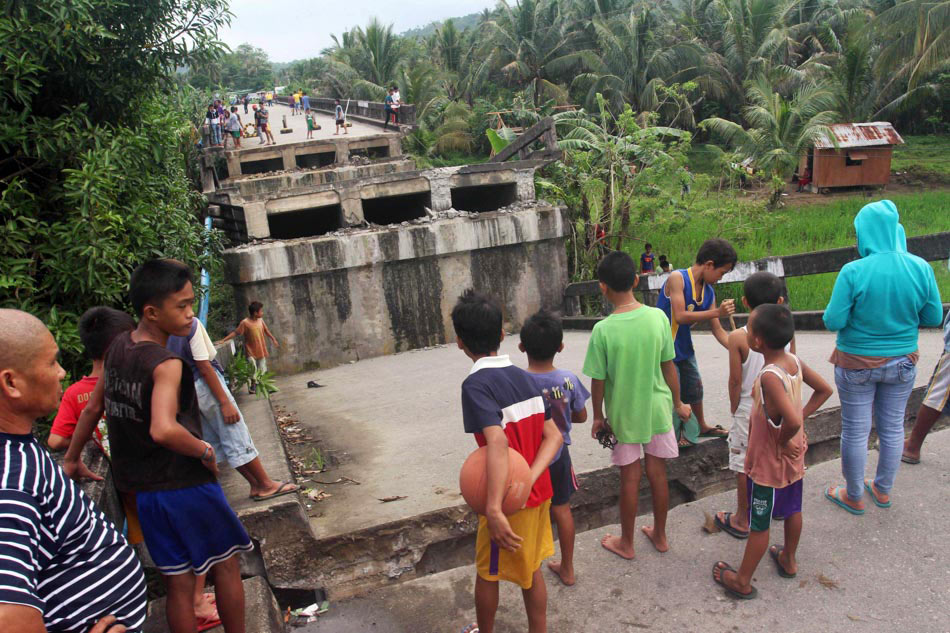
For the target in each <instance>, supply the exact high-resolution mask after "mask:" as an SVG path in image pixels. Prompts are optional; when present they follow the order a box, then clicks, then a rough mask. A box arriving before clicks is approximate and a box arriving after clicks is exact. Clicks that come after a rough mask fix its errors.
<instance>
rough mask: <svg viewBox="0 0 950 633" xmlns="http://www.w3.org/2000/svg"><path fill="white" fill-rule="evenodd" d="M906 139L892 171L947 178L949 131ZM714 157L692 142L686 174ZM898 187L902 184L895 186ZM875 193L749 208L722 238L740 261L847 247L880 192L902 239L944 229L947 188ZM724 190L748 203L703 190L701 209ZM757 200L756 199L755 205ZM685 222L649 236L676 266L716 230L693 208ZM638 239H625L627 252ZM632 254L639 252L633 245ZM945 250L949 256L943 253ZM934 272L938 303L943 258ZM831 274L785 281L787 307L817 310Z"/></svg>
mask: <svg viewBox="0 0 950 633" xmlns="http://www.w3.org/2000/svg"><path fill="white" fill-rule="evenodd" d="M904 140H905V141H906V145H903V146H898V147H897V148H896V150H895V153H894V160H893V163H892V169H893V170H894V171H902V172H903V171H907V172H910V175H911V176H912V179H914V180H916V179H919V180H925V181H927V182H928V183H930V184H934V183H940V182H943V183H950V136H945V135H944V136H907V137H904ZM713 155H714V153H713V152H711V151H709V150H708V149H707V148H706V147H704V146H696V147H695V148H694V149H693V152H692V153H691V155H690V163H691V166H692V169H693V171H694V173H697V174H701V173H705V174H709V175H713V174H716V168H715V166H714V164H713V162H712V161H711V160H710V159H711V157H712V156H713ZM902 189H903V191H906V187H904V188H902ZM903 191H902V192H901V193H888V192H879V193H875V194H874V195H873V196H872V197H870V198H868V197H865V196H864V195H861V194H860V193H856V194H855V195H854V196H841V197H838V196H833V197H831V198H828V197H824V196H821V197H819V196H815V202H814V203H810V202H808V201H805V200H801V199H799V200H796V201H795V202H796V204H795V205H794V206H788V207H786V208H784V209H782V210H779V211H777V212H774V213H769V212H767V211H764V210H762V211H754V212H752V214H751V217H752V222H753V223H754V224H755V225H756V227H757V228H756V229H754V230H753V231H747V232H746V235H736V234H732V235H730V234H729V233H730V232H729V230H728V229H727V230H725V231H724V232H723V233H722V235H721V236H722V237H724V238H726V239H729V240H732V241H734V243H735V246H736V249H737V250H738V252H739V256H740V258H742V259H743V260H750V259H757V258H760V257H766V256H769V255H790V254H795V253H805V252H809V251H817V250H824V249H828V248H837V247H841V246H852V245H854V243H855V235H854V224H853V220H854V216H855V214H856V213H857V212H858V211H859V210H860V209H861V207H862V206H864V205H865V204H867V203H868V202H871V201H873V200H880V199H882V198H888V199H891V200H893V201H894V203H895V204H896V205H897V208H898V210H899V211H900V215H901V222H902V223H903V224H904V228H905V230H906V232H907V235H908V237H912V236H914V235H925V234H928V233H938V232H941V231H950V190H948V189H941V188H937V189H925V188H921V189H920V191H919V192H914V193H904V192H903ZM727 196H733V204H735V202H739V203H740V204H749V197H751V196H747V195H746V194H741V195H738V194H734V193H732V192H728V193H727V192H725V191H724V192H722V193H717V192H715V191H710V192H709V194H708V196H707V199H706V200H703V201H701V202H700V203H699V205H700V206H702V207H710V206H717V205H718V206H724V205H725V204H727V202H726V200H724V198H726V197H727ZM756 206H757V205H756ZM698 215H699V217H697V218H695V219H694V220H693V221H691V222H690V223H689V224H688V225H686V226H685V227H683V228H681V229H679V230H676V231H674V232H673V233H671V234H669V235H667V236H664V237H662V238H661V237H659V236H657V237H652V238H651V241H652V242H653V244H654V249H655V250H656V252H657V253H663V254H666V255H667V256H668V257H669V258H670V261H671V262H672V263H673V266H674V267H683V266H686V265H687V264H689V263H691V262H692V261H693V258H694V257H695V254H696V249H697V248H698V247H699V245H700V244H701V243H702V242H703V240H704V239H706V238H707V237H709V236H711V235H716V234H717V232H719V230H720V229H719V227H720V224H719V220H718V219H717V218H716V216H715V215H709V214H705V215H704V214H698ZM639 246H642V245H641V244H636V245H635V246H634V245H631V248H630V250H631V252H633V251H634V250H636V247H639ZM636 254H637V255H638V254H639V251H638V250H637V252H636ZM948 256H950V254H948ZM932 266H933V267H934V270H935V272H936V275H937V284H938V286H939V288H940V295H941V297H942V298H943V301H945V302H947V301H950V271H948V267H947V260H943V261H940V262H932ZM836 276H837V273H829V274H823V275H810V276H808V277H799V278H790V279H789V280H788V288H789V297H790V299H791V305H792V308H793V309H796V310H821V309H824V307H825V305H826V304H827V302H828V299H829V297H830V296H831V289H832V287H833V286H834V281H835V277H836ZM718 294H719V295H720V296H723V297H736V298H738V297H739V296H740V295H741V286H740V285H739V284H729V285H727V286H724V287H722V288H721V290H720V291H719V293H718Z"/></svg>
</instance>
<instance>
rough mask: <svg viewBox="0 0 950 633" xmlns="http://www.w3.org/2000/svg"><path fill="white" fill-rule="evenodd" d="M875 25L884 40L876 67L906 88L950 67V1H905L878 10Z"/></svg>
mask: <svg viewBox="0 0 950 633" xmlns="http://www.w3.org/2000/svg"><path fill="white" fill-rule="evenodd" d="M875 26H877V28H878V29H880V32H881V34H882V35H883V36H884V38H882V41H884V42H887V43H886V44H885V46H884V49H883V50H882V51H881V55H880V57H879V58H878V60H877V61H878V70H879V72H881V73H882V74H883V75H891V76H892V77H893V81H904V80H906V82H907V86H908V88H910V89H913V88H916V87H918V86H919V85H920V84H922V83H923V82H924V81H925V80H926V78H927V76H928V75H930V74H932V73H934V72H936V71H938V70H940V69H946V68H948V67H950V0H940V1H935V0H905V1H903V2H897V3H896V4H895V5H894V6H893V7H891V8H889V9H887V10H886V11H882V12H881V13H880V15H878V16H877V18H876V19H875Z"/></svg>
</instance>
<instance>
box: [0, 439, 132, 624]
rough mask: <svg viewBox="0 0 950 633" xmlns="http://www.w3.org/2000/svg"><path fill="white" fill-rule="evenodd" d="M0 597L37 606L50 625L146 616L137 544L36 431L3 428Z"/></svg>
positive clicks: (124, 620) (0, 445)
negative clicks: (117, 526) (127, 538)
mask: <svg viewBox="0 0 950 633" xmlns="http://www.w3.org/2000/svg"><path fill="white" fill-rule="evenodd" d="M0 603H7V604H19V605H25V606H29V607H33V608H35V609H37V610H39V611H40V613H42V614H43V620H44V622H45V624H46V628H47V630H49V631H51V632H54V631H76V632H77V633H78V632H80V631H81V632H82V633H86V631H88V630H89V628H90V627H91V626H92V625H93V624H95V623H96V621H98V620H99V619H100V618H103V617H105V616H107V615H114V616H115V617H116V618H117V619H118V621H119V623H121V624H124V625H125V626H126V627H128V629H129V631H138V630H139V629H140V628H141V626H142V623H143V622H144V621H145V604H146V602H145V576H144V574H143V573H142V568H141V566H140V565H139V562H138V559H137V558H136V557H135V553H134V552H133V551H132V548H131V547H129V545H128V543H126V541H125V538H124V537H123V536H122V535H121V534H120V533H119V532H118V531H117V530H116V529H115V526H113V525H112V523H111V522H110V521H109V520H108V519H106V517H105V515H103V514H102V512H100V511H99V510H98V509H97V508H96V507H95V505H94V504H93V503H92V501H91V500H90V499H89V497H87V496H86V495H85V494H84V493H83V491H82V490H81V489H80V488H79V486H78V485H77V484H76V483H75V482H74V481H72V480H71V479H69V478H68V477H67V476H66V473H64V472H63V469H62V468H60V466H59V465H58V464H56V463H55V462H54V461H53V460H52V458H51V457H50V456H49V453H47V452H46V450H45V449H43V447H41V446H40V444H39V443H38V442H37V441H36V439H35V438H34V437H33V435H32V434H30V435H11V434H8V433H0Z"/></svg>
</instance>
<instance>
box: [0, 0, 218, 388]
mask: <svg viewBox="0 0 950 633" xmlns="http://www.w3.org/2000/svg"><path fill="white" fill-rule="evenodd" d="M228 18H229V14H228V13H227V6H226V2H225V1H224V0H200V1H199V0H152V1H150V2H147V3H132V4H130V3H127V2H120V1H118V0H95V1H87V2H71V1H69V0H47V1H45V2H42V3H40V2H13V3H7V5H6V8H5V9H4V11H3V12H0V57H2V59H3V62H2V63H0V243H2V244H3V245H4V249H3V254H2V255H0V306H3V307H15V308H20V309H24V310H28V311H30V312H32V313H33V314H36V315H37V316H38V317H40V318H41V319H43V321H44V322H46V323H47V325H49V326H50V328H51V329H52V330H53V332H54V334H55V335H56V337H57V340H58V342H59V344H60V347H61V348H62V349H63V360H64V366H65V367H66V368H67V370H69V371H70V372H71V373H73V374H74V375H75V373H78V372H79V371H81V370H82V369H83V365H84V363H83V361H82V356H81V350H80V345H79V341H78V337H77V335H76V321H77V318H78V316H79V314H81V313H82V312H83V311H84V310H85V309H86V308H89V307H91V306H94V305H97V304H107V305H115V306H121V305H123V304H124V303H125V296H126V288H127V286H128V279H129V273H130V272H131V270H132V269H133V268H134V267H135V266H136V265H137V264H139V263H140V262H142V261H143V260H145V259H147V258H150V257H154V256H157V255H165V256H170V257H177V258H179V259H182V260H184V261H186V262H189V263H190V264H192V265H194V266H199V265H201V264H205V263H207V264H210V263H211V262H212V254H213V253H214V251H215V248H216V247H217V240H216V238H215V235H214V234H211V235H207V234H206V233H205V232H204V230H203V228H202V225H201V224H200V222H199V221H198V216H197V213H196V212H197V211H198V210H199V209H200V206H201V203H202V198H201V196H200V195H199V194H197V193H196V190H195V188H194V186H193V183H192V180H191V179H190V178H189V162H190V161H189V157H190V155H191V153H192V152H193V151H194V142H195V136H194V128H193V126H192V123H191V121H189V119H188V118H187V117H186V115H185V114H184V113H183V112H184V109H185V107H186V106H185V103H186V99H185V98H184V97H182V98H181V99H179V97H178V94H177V92H176V90H175V82H174V77H173V73H174V69H176V68H178V67H182V66H185V65H188V64H202V63H206V62H208V61H209V60H210V59H213V58H214V57H216V56H217V55H219V54H220V53H221V52H222V50H223V45H222V44H221V43H220V42H218V41H217V40H216V38H215V32H216V30H217V28H218V27H219V26H221V25H222V24H224V23H226V21H227V20H228ZM189 107H191V106H189Z"/></svg>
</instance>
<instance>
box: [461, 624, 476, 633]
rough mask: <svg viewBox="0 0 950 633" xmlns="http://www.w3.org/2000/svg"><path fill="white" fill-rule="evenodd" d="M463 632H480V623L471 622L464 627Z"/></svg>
mask: <svg viewBox="0 0 950 633" xmlns="http://www.w3.org/2000/svg"><path fill="white" fill-rule="evenodd" d="M462 633H478V625H477V624H474V623H472V624H469V625H468V626H466V627H465V628H463V629H462Z"/></svg>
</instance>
